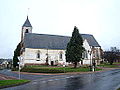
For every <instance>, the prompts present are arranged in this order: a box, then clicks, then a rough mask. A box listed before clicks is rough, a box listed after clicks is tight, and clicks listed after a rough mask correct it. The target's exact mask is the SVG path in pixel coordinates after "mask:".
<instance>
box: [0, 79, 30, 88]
mask: <svg viewBox="0 0 120 90" xmlns="http://www.w3.org/2000/svg"><path fill="white" fill-rule="evenodd" d="M28 82H30V80H0V89H1V88H7V87H12V86H17V85H21V84H25V83H28Z"/></svg>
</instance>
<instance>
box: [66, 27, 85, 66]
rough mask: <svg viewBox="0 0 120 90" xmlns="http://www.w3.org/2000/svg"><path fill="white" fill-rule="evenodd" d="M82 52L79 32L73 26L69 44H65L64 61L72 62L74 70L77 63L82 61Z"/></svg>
mask: <svg viewBox="0 0 120 90" xmlns="http://www.w3.org/2000/svg"><path fill="white" fill-rule="evenodd" d="M83 51H84V48H83V39H82V36H81V34H79V30H78V29H77V27H76V26H75V27H74V30H73V33H72V37H71V39H70V41H69V43H68V44H67V49H66V61H67V62H72V63H73V64H74V68H76V67H77V63H78V62H79V61H81V60H82V53H83Z"/></svg>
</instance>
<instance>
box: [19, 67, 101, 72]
mask: <svg viewBox="0 0 120 90" xmlns="http://www.w3.org/2000/svg"><path fill="white" fill-rule="evenodd" d="M99 70H102V69H99V68H96V71H99ZM21 71H22V72H31V73H66V72H88V71H90V69H89V68H88V67H80V68H72V67H47V66H46V67H45V66H44V67H41V66H32V67H30V66H27V67H24V68H23V69H22V70H21Z"/></svg>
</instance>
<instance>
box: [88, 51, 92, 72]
mask: <svg viewBox="0 0 120 90" xmlns="http://www.w3.org/2000/svg"><path fill="white" fill-rule="evenodd" d="M88 53H89V54H90V71H92V59H91V54H92V50H91V51H89V50H88Z"/></svg>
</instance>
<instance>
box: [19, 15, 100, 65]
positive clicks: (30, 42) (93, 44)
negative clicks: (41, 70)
mask: <svg viewBox="0 0 120 90" xmlns="http://www.w3.org/2000/svg"><path fill="white" fill-rule="evenodd" d="M81 35H82V38H83V47H84V48H85V51H84V53H83V60H82V62H79V63H80V64H92V63H93V60H94V61H95V62H96V63H97V64H98V63H99V62H100V60H101V46H100V45H99V44H98V42H97V41H96V40H95V38H94V36H93V35H90V34H81ZM69 40H70V37H69V36H61V35H49V34H36V33H32V25H31V23H30V21H29V19H28V16H27V19H26V21H25V23H24V24H23V26H22V32H21V46H22V48H21V59H20V64H21V65H39V64H49V65H68V64H70V63H67V62H66V59H65V50H66V46H67V43H68V42H69Z"/></svg>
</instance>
